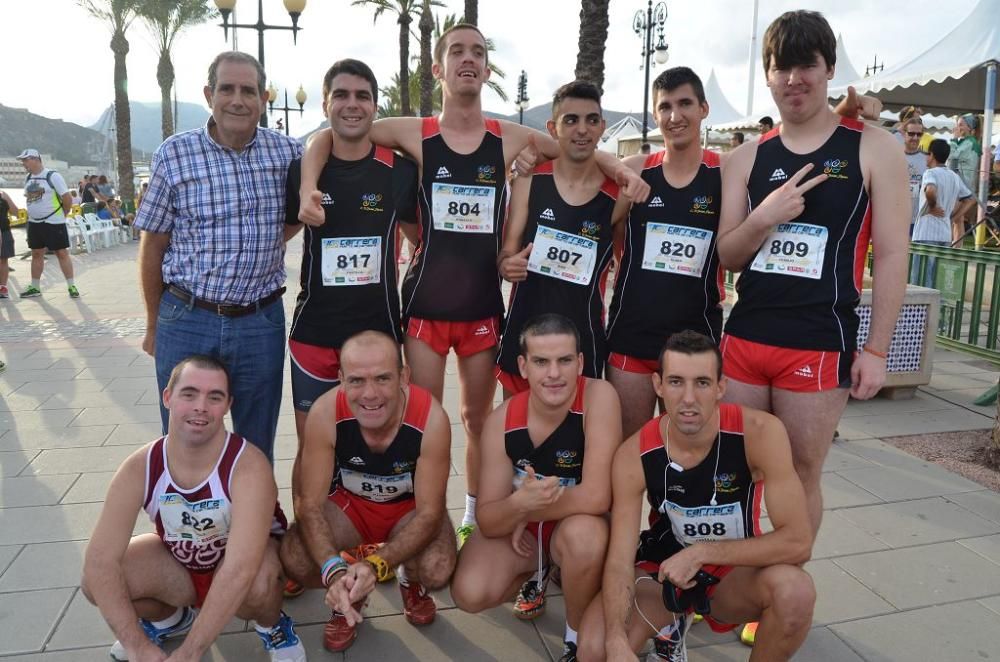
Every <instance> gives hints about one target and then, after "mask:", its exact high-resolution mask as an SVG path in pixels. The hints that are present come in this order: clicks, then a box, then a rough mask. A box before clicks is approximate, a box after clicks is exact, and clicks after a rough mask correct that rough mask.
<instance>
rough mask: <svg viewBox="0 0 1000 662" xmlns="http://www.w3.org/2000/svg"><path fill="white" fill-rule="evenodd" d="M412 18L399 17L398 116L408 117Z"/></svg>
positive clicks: (405, 14) (410, 112) (404, 14)
mask: <svg viewBox="0 0 1000 662" xmlns="http://www.w3.org/2000/svg"><path fill="white" fill-rule="evenodd" d="M412 21H413V18H412V17H411V16H410V14H409V13H408V12H403V13H401V14H400V15H399V21H398V22H399V106H400V114H401V115H403V117H409V116H410V115H412V114H413V110H412V109H411V108H410V23H411V22H412Z"/></svg>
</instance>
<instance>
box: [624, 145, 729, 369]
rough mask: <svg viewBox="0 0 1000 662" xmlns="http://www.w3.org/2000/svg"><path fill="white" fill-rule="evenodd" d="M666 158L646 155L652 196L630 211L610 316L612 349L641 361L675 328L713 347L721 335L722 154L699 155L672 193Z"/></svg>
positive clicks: (646, 175) (660, 154)
mask: <svg viewBox="0 0 1000 662" xmlns="http://www.w3.org/2000/svg"><path fill="white" fill-rule="evenodd" d="M664 154H665V152H658V153H656V154H651V155H649V157H647V158H646V163H645V165H644V166H643V170H642V178H643V180H645V181H646V183H647V184H649V188H650V191H649V197H648V198H647V199H646V202H643V203H633V204H632V209H631V211H630V212H629V217H628V223H627V225H626V226H625V242H624V252H623V254H622V261H621V264H622V267H621V271H620V272H619V274H618V275H617V277H616V278H615V294H614V298H613V299H612V301H611V313H610V315H609V318H608V347H609V349H610V350H611V351H612V352H617V353H619V354H625V355H627V356H633V357H635V358H637V359H643V360H655V359H657V358H658V357H659V355H660V349H661V348H662V347H663V343H665V342H666V340H667V338H669V337H670V336H671V334H674V333H677V332H678V331H683V330H685V329H692V330H694V331H697V332H699V333H702V334H704V335H706V336H708V337H709V338H712V339H713V340H714V341H716V342H718V341H719V337H720V335H721V332H722V305H721V302H722V301H723V300H724V299H725V288H724V286H723V281H722V276H723V270H722V268H720V266H719V256H718V253H717V252H716V243H717V241H718V234H719V205H720V203H721V193H722V176H721V174H720V168H719V155H718V154H716V153H715V152H710V151H708V150H704V151H703V152H702V162H701V166H700V167H699V168H698V172H697V174H695V176H694V179H692V180H691V183H689V184H688V185H687V186H685V187H683V188H674V187H673V186H671V185H670V184H669V183H667V180H666V178H665V177H664V176H663V156H664Z"/></svg>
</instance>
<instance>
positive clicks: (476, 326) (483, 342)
mask: <svg viewBox="0 0 1000 662" xmlns="http://www.w3.org/2000/svg"><path fill="white" fill-rule="evenodd" d="M406 335H408V336H411V337H413V338H416V339H417V340H422V341H424V342H425V343H427V344H428V345H430V347H431V349H433V350H434V351H435V352H436V353H437V354H440V355H441V356H446V355H447V354H448V350H450V349H452V348H454V350H455V354H457V355H458V356H472V355H473V354H478V353H479V352H482V351H484V350H487V349H490V348H492V347H496V345H497V344H498V343H499V342H500V325H499V318H496V317H487V318H486V319H481V320H476V321H474V322H447V321H444V320H425V319H421V318H419V317H411V318H410V321H409V323H408V324H407V325H406Z"/></svg>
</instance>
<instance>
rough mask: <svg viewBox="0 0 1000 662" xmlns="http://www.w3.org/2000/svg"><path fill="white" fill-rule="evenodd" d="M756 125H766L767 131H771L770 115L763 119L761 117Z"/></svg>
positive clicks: (772, 125)
mask: <svg viewBox="0 0 1000 662" xmlns="http://www.w3.org/2000/svg"><path fill="white" fill-rule="evenodd" d="M757 124H766V125H767V126H768V128H769V129H773V128H774V119H773V118H772V117H771V116H770V115H764V117H761V118H760V119H759V120H757Z"/></svg>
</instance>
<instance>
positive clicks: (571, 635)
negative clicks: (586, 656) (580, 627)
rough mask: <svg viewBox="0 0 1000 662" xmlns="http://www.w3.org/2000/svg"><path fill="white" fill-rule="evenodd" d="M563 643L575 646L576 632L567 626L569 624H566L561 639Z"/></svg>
mask: <svg viewBox="0 0 1000 662" xmlns="http://www.w3.org/2000/svg"><path fill="white" fill-rule="evenodd" d="M563 641H568V642H570V643H571V644H575V643H576V630H574V629H573V628H571V627H570V626H569V623H567V624H566V636H565V637H563Z"/></svg>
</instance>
